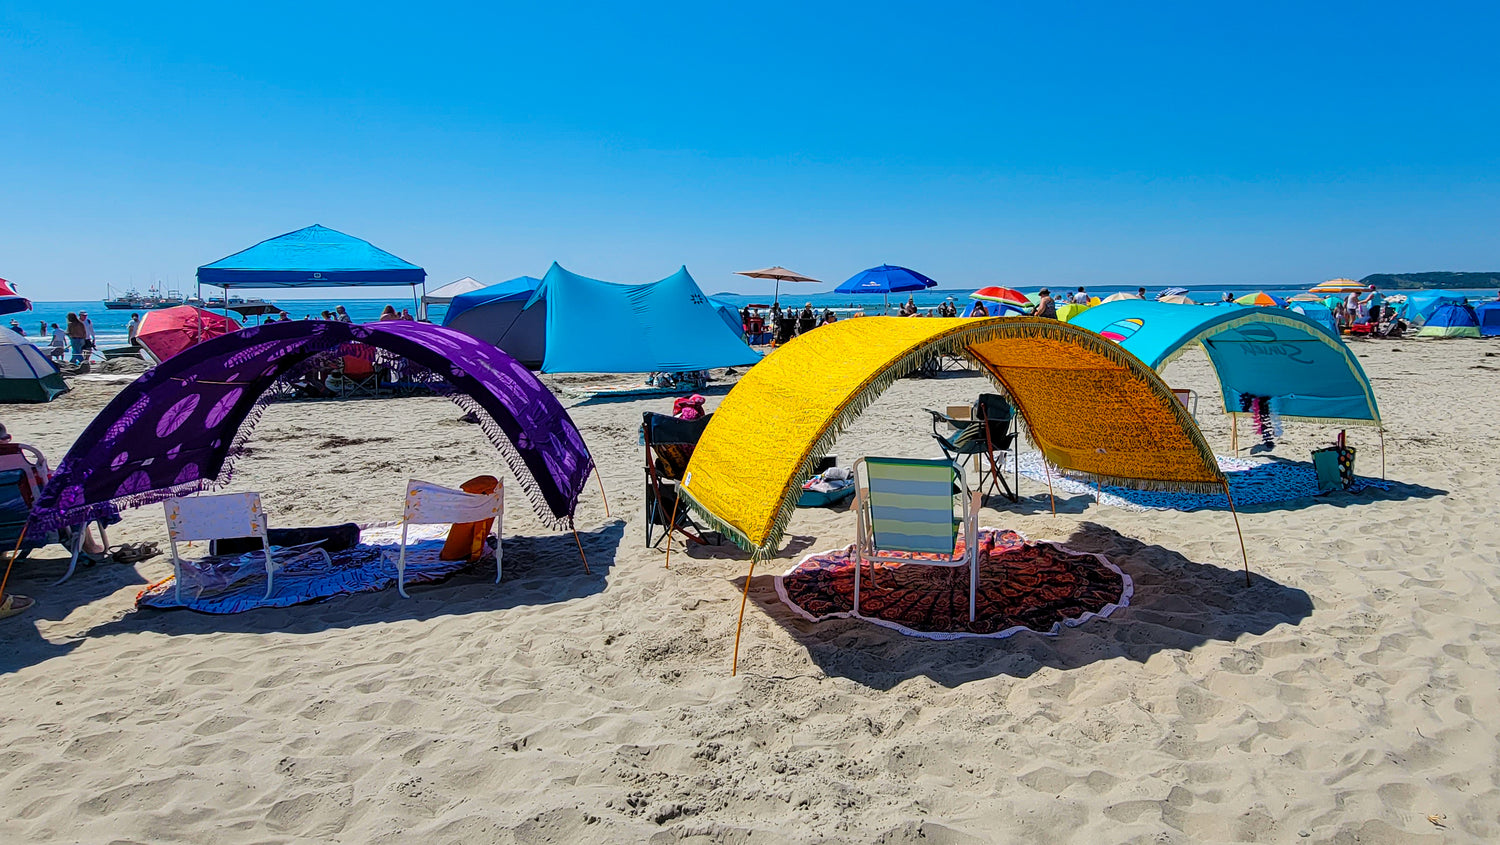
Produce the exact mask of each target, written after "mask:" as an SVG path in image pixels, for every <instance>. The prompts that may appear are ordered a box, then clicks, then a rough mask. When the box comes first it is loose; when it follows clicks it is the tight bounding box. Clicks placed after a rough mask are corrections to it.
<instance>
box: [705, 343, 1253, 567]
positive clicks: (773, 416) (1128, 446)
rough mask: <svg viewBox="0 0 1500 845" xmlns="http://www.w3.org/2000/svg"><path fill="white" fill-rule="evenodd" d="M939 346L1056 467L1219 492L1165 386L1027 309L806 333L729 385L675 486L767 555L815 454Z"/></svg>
mask: <svg viewBox="0 0 1500 845" xmlns="http://www.w3.org/2000/svg"><path fill="white" fill-rule="evenodd" d="M939 353H949V354H961V355H964V356H966V357H968V358H970V359H972V360H973V361H975V363H977V364H979V365H980V366H981V367H983V368H984V370H985V371H986V372H987V373H989V375H990V377H991V378H992V379H993V380H994V381H995V383H996V384H997V385H998V386H999V387H1000V389H1001V390H1003V391H1004V392H1005V393H1006V394H1007V395H1008V396H1009V397H1010V398H1011V400H1012V401H1013V402H1014V403H1015V405H1016V409H1017V411H1018V412H1019V413H1020V415H1021V417H1022V419H1024V420H1025V421H1026V427H1027V430H1028V431H1029V432H1030V434H1031V439H1032V441H1033V442H1034V443H1036V445H1037V446H1038V447H1039V448H1040V449H1041V451H1042V454H1043V456H1044V457H1045V458H1046V459H1047V461H1049V462H1050V463H1051V464H1052V465H1053V466H1056V467H1058V468H1059V469H1061V470H1063V471H1065V472H1075V473H1083V474H1087V475H1089V476H1091V477H1097V478H1099V479H1100V480H1101V481H1102V482H1103V483H1106V484H1125V485H1132V486H1143V487H1153V488H1167V489H1190V490H1199V491H1205V492H1218V491H1220V490H1222V489H1223V486H1224V475H1223V473H1221V472H1220V471H1219V467H1218V463H1217V461H1215V459H1214V456H1213V452H1212V450H1211V449H1210V448H1209V446H1208V443H1207V442H1206V441H1205V440H1204V439H1203V435H1202V434H1201V433H1200V432H1199V431H1198V427H1197V425H1195V424H1194V423H1193V420H1192V417H1191V416H1190V415H1189V414H1188V413H1187V410H1186V409H1184V408H1183V407H1182V405H1181V403H1179V402H1178V401H1177V399H1176V398H1175V397H1174V396H1173V395H1172V391H1171V389H1170V388H1168V387H1167V385H1166V384H1165V383H1164V382H1162V380H1161V379H1160V378H1159V377H1158V376H1157V375H1156V373H1155V372H1153V371H1152V370H1151V369H1150V368H1149V367H1147V366H1146V365H1145V364H1143V363H1141V361H1140V360H1138V359H1137V358H1136V357H1135V356H1133V355H1131V354H1130V353H1129V352H1126V351H1124V350H1123V349H1121V348H1120V347H1119V346H1118V345H1116V344H1113V343H1110V342H1109V341H1107V340H1105V339H1104V338H1102V337H1100V336H1099V335H1097V334H1095V333H1093V332H1091V331H1088V330H1086V329H1081V328H1078V327H1076V326H1071V325H1068V324H1066V323H1060V322H1058V321H1056V320H1048V319H1044V318H1035V317H991V318H978V319H934V318H921V319H917V318H900V317H866V318H862V319H858V320H844V321H840V322H837V323H833V324H830V325H827V326H822V327H820V328H818V329H817V330H816V331H813V332H809V333H808V334H805V335H803V336H801V337H799V338H797V339H796V340H795V341H793V342H791V343H789V344H787V345H786V346H785V347H783V348H781V349H779V350H777V351H776V352H775V353H773V354H771V355H770V356H769V357H767V358H766V359H765V360H764V361H762V362H761V363H759V364H757V365H755V367H753V368H751V370H750V371H749V372H748V373H746V374H745V376H744V377H743V378H742V379H740V382H739V383H738V384H737V385H735V387H734V389H733V390H731V391H730V392H729V394H728V395H727V396H725V397H724V401H723V402H722V403H720V405H719V407H718V410H716V411H715V412H714V415H713V419H712V420H711V421H710V422H709V424H708V428H707V429H706V430H705V431H704V432H703V437H702V438H701V439H700V440H699V441H698V446H697V448H696V449H695V450H694V452H693V459H692V462H691V463H690V464H689V465H688V469H687V473H686V475H685V476H684V481H683V485H682V489H683V492H684V493H686V499H687V501H688V503H689V505H690V506H691V507H692V508H693V509H694V510H695V511H697V512H698V513H699V514H700V515H702V516H703V517H704V518H705V519H707V520H708V521H710V522H712V523H713V524H714V526H715V527H716V528H719V529H721V530H722V531H724V533H725V534H726V535H727V536H729V537H731V538H733V539H734V541H735V543H736V544H738V545H739V546H741V547H742V548H744V549H746V550H747V551H750V552H752V553H754V554H755V555H756V557H758V558H766V557H770V556H771V554H772V552H773V551H774V549H775V548H776V546H777V544H778V543H779V541H780V539H781V532H782V529H783V528H784V527H785V525H786V522H787V520H788V519H789V518H790V517H791V514H792V511H793V509H794V508H795V507H796V504H797V496H798V494H799V492H800V490H801V485H802V482H803V481H804V480H806V478H807V476H808V475H809V474H810V472H811V469H812V465H813V464H814V463H815V461H816V460H817V458H818V457H819V456H821V455H823V454H824V453H825V452H826V451H828V449H829V448H830V447H831V446H832V442H833V440H834V438H836V437H837V436H838V433H839V432H840V431H842V430H843V429H844V428H845V427H846V426H847V425H848V424H849V422H850V421H851V420H852V419H853V418H854V417H855V416H856V415H857V414H858V413H859V412H860V411H861V410H863V409H864V408H865V407H866V406H868V405H869V404H870V402H872V401H874V400H875V398H876V397H877V396H879V395H880V393H881V392H883V391H884V390H885V388H886V387H888V386H889V385H890V384H891V382H892V381H894V380H895V379H897V378H899V377H901V376H903V375H905V374H907V373H909V372H911V371H912V370H913V369H915V368H916V366H917V365H918V364H920V363H921V362H922V361H923V360H924V359H926V358H927V357H929V356H931V355H935V354H939Z"/></svg>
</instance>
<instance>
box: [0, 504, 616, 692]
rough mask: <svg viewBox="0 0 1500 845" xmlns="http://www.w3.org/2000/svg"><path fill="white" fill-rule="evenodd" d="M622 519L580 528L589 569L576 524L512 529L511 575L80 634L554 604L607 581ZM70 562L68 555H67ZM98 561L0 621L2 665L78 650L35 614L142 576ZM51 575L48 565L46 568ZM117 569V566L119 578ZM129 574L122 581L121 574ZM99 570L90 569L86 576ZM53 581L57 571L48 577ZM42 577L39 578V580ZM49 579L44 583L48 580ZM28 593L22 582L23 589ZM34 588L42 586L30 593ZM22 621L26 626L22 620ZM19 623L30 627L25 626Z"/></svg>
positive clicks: (225, 628)
mask: <svg viewBox="0 0 1500 845" xmlns="http://www.w3.org/2000/svg"><path fill="white" fill-rule="evenodd" d="M624 534H625V522H624V521H623V520H618V519H617V520H614V521H612V522H609V523H606V524H605V525H603V526H602V527H600V528H598V529H596V530H594V531H580V532H578V536H579V539H580V540H581V541H582V543H583V549H584V552H585V554H586V555H587V557H588V563H589V569H590V572H589V573H585V572H584V570H583V562H582V561H580V560H579V558H578V544H577V542H575V541H574V539H573V535H572V534H571V533H560V534H548V535H543V536H539V537H506V538H505V540H504V542H505V579H504V580H503V581H501V582H500V583H499V584H496V583H495V570H494V568H493V567H492V566H488V565H483V566H477V567H473V568H470V569H467V570H464V571H463V572H460V573H458V574H457V575H454V576H453V577H452V578H449V579H447V580H445V581H442V582H439V583H436V584H420V585H414V586H409V587H408V588H407V591H408V592H409V593H411V598H409V599H403V598H401V596H400V595H399V594H398V593H397V592H396V591H395V590H394V589H387V590H381V591H379V592H374V593H358V594H354V595H347V596H337V597H334V598H332V599H329V600H327V601H324V602H319V603H316V604H302V605H293V606H291V607H284V608H261V609H257V610H251V611H247V612H245V613H236V614H226V615H216V614H207V613H196V612H193V611H191V610H181V609H174V610H151V609H140V610H136V611H134V612H131V613H127V614H126V615H125V616H124V617H122V618H120V619H117V620H114V621H111V622H107V623H105V624H102V625H99V626H97V627H95V628H92V629H90V630H89V631H88V632H87V633H86V634H85V635H84V636H87V637H104V636H111V635H114V634H133V633H142V632H146V631H150V632H154V633H158V634H168V635H174V636H177V635H193V634H219V633H226V632H229V633H250V634H260V633H271V632H279V633H287V634H308V633H314V632H318V631H325V630H330V629H338V628H355V627H359V626H362V625H372V624H377V623H382V622H397V621H402V620H424V619H433V618H437V617H441V616H463V615H466V614H471V613H488V612H492V611H497V610H507V609H510V608H513V607H522V606H527V605H542V604H555V603H558V602H565V601H571V600H573V599H576V598H582V597H584V596H589V595H593V594H595V593H599V592H601V591H603V590H604V587H605V582H606V580H607V578H608V576H609V573H610V570H611V569H612V568H613V565H614V562H615V558H616V556H617V555H616V553H617V551H618V549H619V545H620V541H621V539H622V538H623V537H624ZM64 564H66V561H64ZM98 570H99V567H96V568H95V569H94V570H81V571H80V573H79V574H78V575H75V576H74V579H73V580H72V581H69V582H68V583H67V584H65V585H63V587H61V588H59V591H60V592H61V595H62V596H64V597H66V598H67V599H68V600H69V602H68V603H64V602H62V601H57V600H53V601H47V600H46V595H47V594H46V592H45V590H46V588H45V587H39V588H34V589H36V590H37V593H40V594H41V598H39V599H38V602H37V605H38V607H37V608H33V609H32V610H31V611H29V612H28V614H29V615H30V616H31V619H30V620H28V619H27V618H26V617H17V618H14V619H10V620H6V622H8V623H9V625H8V626H5V623H0V626H5V627H0V637H3V639H0V643H3V644H5V645H7V646H9V645H10V644H11V643H14V644H15V646H14V647H8V648H5V651H4V653H3V655H0V672H13V671H15V670H16V669H19V668H21V667H23V666H29V665H34V664H37V663H41V662H44V661H46V660H49V659H51V658H53V657H59V656H61V655H64V654H67V653H68V652H70V651H72V650H73V648H75V647H76V646H77V644H78V643H77V641H73V642H68V643H62V644H57V643H50V642H48V641H46V640H45V639H43V638H42V637H41V635H40V634H39V633H38V632H37V628H36V625H35V624H28V622H34V621H35V620H37V619H52V620H60V619H62V618H64V617H66V616H67V615H68V613H69V612H70V611H71V609H72V608H73V607H78V606H81V605H82V604H86V603H88V602H91V601H95V600H98V599H100V598H102V597H104V596H107V595H110V594H112V593H114V592H116V591H118V590H119V589H120V588H121V587H125V586H128V585H130V584H141V583H143V582H142V580H141V578H140V577H139V575H137V574H136V572H135V570H134V569H133V568H131V567H125V566H112V567H110V568H109V569H106V572H107V573H110V575H111V577H107V578H100V577H98V574H99V573H98ZM47 571H48V573H49V574H50V568H49V570H47ZM113 573H121V575H120V576H118V577H116V576H114V575H113ZM127 573H128V575H129V576H134V578H133V579H129V580H120V578H121V577H124V576H125V574H127ZM90 576H94V577H90ZM52 579H53V580H56V576H52ZM36 580H37V581H38V582H40V581H41V579H40V578H38V579H36ZM44 583H45V582H44ZM17 591H18V592H22V593H25V592H26V590H22V589H18V590H17ZM32 595H36V593H33V594H32ZM17 622H20V623H21V625H19V626H18V625H16V623H17ZM22 628H24V629H25V631H27V632H29V634H28V633H23V632H22V630H21V629H22Z"/></svg>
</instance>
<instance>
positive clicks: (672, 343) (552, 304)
mask: <svg viewBox="0 0 1500 845" xmlns="http://www.w3.org/2000/svg"><path fill="white" fill-rule="evenodd" d="M544 299H545V300H546V302H547V341H546V342H547V351H546V355H545V356H544V358H543V361H542V372H544V373H653V372H687V371H691V370H709V369H713V368H715V367H733V366H739V365H744V364H754V363H755V362H757V361H759V360H760V357H761V356H760V353H758V352H756V351H755V350H753V349H751V348H750V347H749V346H747V345H746V344H745V341H744V340H743V339H742V338H741V337H739V335H738V334H737V333H736V332H735V331H734V330H733V329H731V328H730V327H729V325H728V324H727V323H726V321H725V319H724V318H723V317H722V316H721V315H720V313H719V310H718V308H717V307H715V305H714V303H713V302H712V301H711V300H710V299H709V298H708V297H707V296H705V295H704V293H703V291H702V290H700V289H699V288H698V283H697V282H695V281H693V277H692V276H690V275H688V271H687V268H686V267H683V268H681V269H680V270H678V271H677V272H676V273H673V274H672V275H670V276H668V277H667V278H665V279H662V280H661V281H659V282H651V283H649V284H644V285H618V284H614V283H612V282H601V281H599V280H597V279H590V278H586V277H584V276H580V275H578V274H576V273H570V272H568V271H567V270H564V269H563V268H562V267H560V266H558V265H557V264H553V265H552V268H551V269H550V270H548V271H547V275H546V276H544V277H543V278H542V284H541V286H540V287H539V288H537V291H536V292H535V293H534V294H532V296H531V299H530V300H529V301H528V303H527V306H528V307H530V306H531V305H532V304H534V303H536V302H539V301H541V300H544Z"/></svg>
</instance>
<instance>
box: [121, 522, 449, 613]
mask: <svg viewBox="0 0 1500 845" xmlns="http://www.w3.org/2000/svg"><path fill="white" fill-rule="evenodd" d="M447 535H448V526H446V525H413V526H412V527H411V528H410V530H409V531H408V532H407V542H408V545H407V549H406V585H407V586H408V587H410V586H411V585H412V584H423V583H430V582H433V581H441V580H442V579H444V578H448V577H449V576H451V575H453V574H454V573H456V572H458V571H459V570H461V569H464V568H465V567H467V566H468V565H469V563H468V561H463V560H458V561H451V560H438V555H439V553H440V552H442V550H443V541H444V539H445V538H446V537H447ZM272 552H273V554H272V558H273V560H275V561H276V563H277V567H276V572H275V577H274V578H273V579H272V583H273V585H274V586H275V589H274V590H273V591H272V593H271V595H270V597H269V598H267V597H266V570H265V557H264V556H263V555H262V554H260V553H259V552H253V553H250V554H245V555H236V556H222V557H219V558H208V559H205V560H203V561H184V563H185V564H186V565H187V567H188V569H189V570H190V571H187V572H185V573H184V578H183V588H182V601H181V602H180V603H179V602H178V601H177V582H176V578H175V576H173V577H168V578H166V579H165V580H162V581H158V582H157V583H155V584H152V585H151V586H149V587H147V588H146V589H144V590H142V591H141V594H140V595H138V596H136V600H135V603H136V606H137V607H154V608H159V609H168V608H178V607H185V608H187V609H189V610H196V611H199V612H201V613H243V612H244V611H247V610H254V609H256V608H259V607H289V606H291V605H294V604H305V603H308V602H317V601H324V600H327V599H330V598H333V597H335V596H342V595H352V594H354V593H370V592H375V591H377V590H384V589H388V588H390V587H394V586H395V585H396V557H397V555H399V554H400V553H401V526H400V525H382V526H374V527H370V528H364V529H362V530H361V532H360V544H359V545H358V546H355V547H353V548H351V549H345V550H343V551H339V552H334V553H332V554H331V555H330V557H331V559H332V563H331V565H330V563H328V562H326V561H324V559H323V556H322V555H321V554H316V553H314V554H304V555H302V556H300V557H296V558H295V559H293V560H290V561H287V560H286V557H287V555H288V552H286V551H285V550H278V549H277V548H276V547H274V546H273V547H272ZM278 552H279V553H278ZM291 554H293V555H295V554H296V552H295V551H294V552H291ZM283 561H285V562H284V563H283Z"/></svg>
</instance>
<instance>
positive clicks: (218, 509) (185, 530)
mask: <svg viewBox="0 0 1500 845" xmlns="http://www.w3.org/2000/svg"><path fill="white" fill-rule="evenodd" d="M162 505H163V507H165V509H166V512H167V540H168V541H169V543H170V545H171V547H172V571H173V573H174V574H175V576H176V578H175V581H176V589H177V601H178V603H181V602H182V565H183V561H182V554H181V553H180V552H179V551H178V549H177V544H178V543H179V542H181V543H191V542H194V541H196V540H236V539H240V538H242V537H249V538H253V539H256V540H259V541H260V547H261V552H262V553H263V554H264V555H265V558H266V596H265V597H266V598H270V597H271V592H272V591H273V590H274V589H275V582H274V578H275V568H276V563H275V561H274V560H272V558H271V532H270V528H269V527H268V525H267V524H266V512H265V509H264V508H262V507H261V504H260V494H259V493H221V494H219V495H216V496H187V497H182V498H172V499H168V500H166V501H165V502H163V503H162ZM305 554H321V555H322V556H323V560H324V562H325V563H328V564H329V565H332V563H333V561H332V560H331V559H330V558H329V557H328V552H327V551H326V550H324V549H313V550H311V551H309V552H304V553H303V554H299V555H296V556H295V557H293V558H291V560H297V559H299V558H301V557H303V556H304V555H305ZM287 562H288V563H289V562H291V561H290V560H289V561H287Z"/></svg>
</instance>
